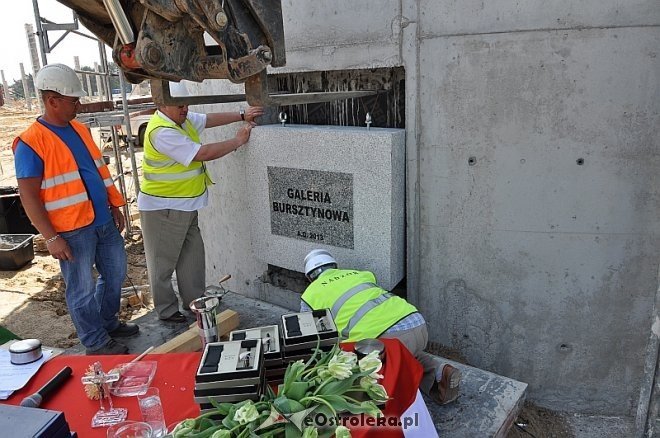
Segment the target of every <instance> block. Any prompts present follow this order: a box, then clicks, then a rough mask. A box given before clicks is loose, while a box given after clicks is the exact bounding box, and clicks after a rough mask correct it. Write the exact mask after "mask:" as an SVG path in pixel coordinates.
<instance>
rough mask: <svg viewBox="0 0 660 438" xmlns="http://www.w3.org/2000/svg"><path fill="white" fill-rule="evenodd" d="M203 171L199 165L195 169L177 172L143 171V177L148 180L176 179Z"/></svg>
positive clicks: (190, 176)
mask: <svg viewBox="0 0 660 438" xmlns="http://www.w3.org/2000/svg"><path fill="white" fill-rule="evenodd" d="M203 173H204V169H203V168H201V167H199V168H197V169H193V170H188V171H186V172H179V173H146V172H145V173H144V174H143V175H144V179H148V180H150V181H178V180H181V179H188V178H192V177H195V176H197V175H201V174H203Z"/></svg>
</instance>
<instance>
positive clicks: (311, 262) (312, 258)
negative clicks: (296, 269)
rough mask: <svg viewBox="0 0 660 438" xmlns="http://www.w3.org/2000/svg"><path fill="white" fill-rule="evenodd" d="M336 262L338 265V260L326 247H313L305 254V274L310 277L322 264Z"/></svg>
mask: <svg viewBox="0 0 660 438" xmlns="http://www.w3.org/2000/svg"><path fill="white" fill-rule="evenodd" d="M330 264H334V265H335V266H336V265H337V260H335V258H334V257H333V256H332V255H331V254H330V253H329V252H328V251H326V250H325V249H313V250H311V251H310V252H309V254H307V255H306V256H305V275H306V276H307V277H308V278H309V274H311V273H312V272H313V271H314V270H315V269H317V268H320V267H321V266H326V265H330Z"/></svg>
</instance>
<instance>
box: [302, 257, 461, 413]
mask: <svg viewBox="0 0 660 438" xmlns="http://www.w3.org/2000/svg"><path fill="white" fill-rule="evenodd" d="M305 275H306V276H307V279H308V280H309V281H310V282H311V284H310V285H309V286H308V287H307V289H305V292H304V293H303V294H302V297H301V303H300V310H301V311H302V312H305V311H311V310H319V309H330V311H331V312H332V315H333V317H334V320H335V325H336V326H337V330H338V331H339V333H340V335H341V338H342V340H343V341H348V342H354V341H360V340H362V339H370V338H396V339H398V340H400V341H401V343H402V344H403V345H405V346H406V348H408V350H410V352H411V353H412V354H413V355H414V356H415V357H416V358H417V359H418V360H419V361H420V362H421V363H422V366H423V367H424V378H423V379H422V383H421V384H420V389H421V390H422V391H423V392H425V393H426V394H428V395H430V396H431V397H432V398H433V399H434V400H436V401H437V402H439V403H441V404H446V403H449V402H451V401H453V400H456V398H457V397H458V388H459V383H460V379H461V373H460V371H459V370H458V369H457V368H455V367H453V366H451V365H449V364H448V363H446V362H444V361H443V360H442V359H441V358H439V357H437V356H433V355H431V354H428V353H426V352H424V349H425V348H426V344H427V342H428V336H429V335H428V329H427V327H426V321H425V320H424V317H423V316H422V314H421V313H419V312H418V310H417V308H416V307H415V306H413V305H412V304H410V303H408V302H407V301H406V300H404V299H403V298H401V297H398V296H396V295H394V294H392V293H390V292H388V291H386V290H384V289H382V288H380V287H379V286H378V285H377V284H376V277H375V276H374V274H372V273H371V272H368V271H358V270H354V269H337V261H336V260H335V258H334V257H333V256H332V255H331V254H330V253H329V252H328V251H326V250H323V249H315V250H312V251H311V252H309V253H308V254H307V256H306V257H305Z"/></svg>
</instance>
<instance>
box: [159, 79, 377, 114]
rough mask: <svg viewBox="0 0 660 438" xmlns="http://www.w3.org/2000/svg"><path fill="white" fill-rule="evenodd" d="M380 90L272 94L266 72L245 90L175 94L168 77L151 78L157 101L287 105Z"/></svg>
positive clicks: (185, 103) (249, 83) (373, 93)
mask: <svg viewBox="0 0 660 438" xmlns="http://www.w3.org/2000/svg"><path fill="white" fill-rule="evenodd" d="M379 92H380V91H379V90H357V91H331V92H320V93H291V94H270V92H269V91H268V77H267V75H266V72H265V71H264V72H261V73H260V74H257V75H253V76H250V77H249V78H248V79H247V81H246V82H245V94H216V95H205V96H187V97H173V96H172V95H171V94H170V85H169V82H168V81H163V80H159V79H152V80H151V95H152V97H153V99H154V102H155V103H156V105H172V106H177V105H204V104H211V103H232V102H245V101H247V103H248V104H250V105H251V106H284V105H296V104H307V103H318V102H332V101H336V100H344V99H356V98H360V97H365V96H374V95H376V94H378V93H379Z"/></svg>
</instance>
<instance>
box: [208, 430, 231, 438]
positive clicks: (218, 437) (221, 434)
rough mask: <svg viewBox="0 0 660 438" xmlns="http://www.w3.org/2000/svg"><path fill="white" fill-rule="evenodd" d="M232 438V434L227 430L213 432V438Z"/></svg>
mask: <svg viewBox="0 0 660 438" xmlns="http://www.w3.org/2000/svg"><path fill="white" fill-rule="evenodd" d="M230 437H231V432H229V431H228V430H225V429H220V430H216V431H215V432H213V435H211V438H230Z"/></svg>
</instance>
